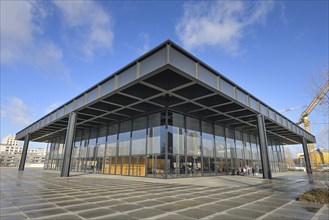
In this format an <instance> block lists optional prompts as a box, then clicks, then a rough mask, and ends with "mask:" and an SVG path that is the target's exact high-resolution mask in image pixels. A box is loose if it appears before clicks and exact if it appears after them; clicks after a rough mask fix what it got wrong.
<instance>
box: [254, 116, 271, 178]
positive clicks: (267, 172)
mask: <svg viewBox="0 0 329 220" xmlns="http://www.w3.org/2000/svg"><path fill="white" fill-rule="evenodd" d="M257 121H258V136H259V145H260V147H259V149H260V155H261V160H262V170H263V178H264V179H272V172H271V167H270V161H269V158H268V149H267V137H266V127H265V119H264V115H262V114H259V115H257Z"/></svg>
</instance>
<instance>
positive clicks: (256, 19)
mask: <svg viewBox="0 0 329 220" xmlns="http://www.w3.org/2000/svg"><path fill="white" fill-rule="evenodd" d="M272 7H273V2H271V1H259V2H253V3H251V2H242V1H202V2H188V3H185V4H184V15H183V17H182V18H181V19H180V21H179V22H178V24H177V25H176V34H177V35H178V38H179V39H180V40H181V41H182V42H183V44H184V46H185V47H186V48H187V49H195V48H202V47H203V46H219V47H221V48H223V49H225V50H226V52H228V53H231V54H236V53H238V50H239V49H240V47H239V41H240V39H241V38H242V37H243V36H244V35H245V31H246V28H247V27H248V26H251V25H254V24H257V23H262V24H264V23H265V20H266V16H267V14H268V13H269V11H270V10H271V9H272Z"/></svg>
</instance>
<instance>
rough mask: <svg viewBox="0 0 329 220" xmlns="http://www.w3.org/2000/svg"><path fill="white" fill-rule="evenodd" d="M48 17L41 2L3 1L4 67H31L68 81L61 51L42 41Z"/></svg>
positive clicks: (52, 44) (2, 43)
mask: <svg viewBox="0 0 329 220" xmlns="http://www.w3.org/2000/svg"><path fill="white" fill-rule="evenodd" d="M47 16H48V14H47V10H45V8H44V7H43V5H42V4H40V3H38V2H32V1H1V64H4V65H12V66H14V65H16V64H20V63H23V64H28V65H31V66H33V67H35V68H41V69H43V70H44V72H47V73H48V74H55V75H56V77H58V76H59V77H60V78H63V79H65V80H69V77H70V76H69V71H68V69H67V68H66V67H65V65H64V63H63V53H62V50H61V49H60V48H59V47H58V46H57V45H56V44H55V43H54V42H52V41H48V40H45V38H43V36H44V29H43V27H42V21H43V20H44V19H45V18H46V17H47ZM49 67H51V68H49Z"/></svg>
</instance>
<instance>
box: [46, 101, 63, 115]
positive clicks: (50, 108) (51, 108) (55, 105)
mask: <svg viewBox="0 0 329 220" xmlns="http://www.w3.org/2000/svg"><path fill="white" fill-rule="evenodd" d="M59 106H60V104H59V103H57V102H55V103H52V104H51V105H50V106H48V107H47V108H46V110H45V114H48V113H50V112H51V111H53V110H55V109H56V108H58V107H59Z"/></svg>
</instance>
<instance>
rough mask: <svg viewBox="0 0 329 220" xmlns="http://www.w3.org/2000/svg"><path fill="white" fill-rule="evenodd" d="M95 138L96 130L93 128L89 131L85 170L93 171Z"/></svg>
mask: <svg viewBox="0 0 329 220" xmlns="http://www.w3.org/2000/svg"><path fill="white" fill-rule="evenodd" d="M96 140H97V130H93V131H91V132H90V136H89V142H88V147H87V154H88V156H87V168H86V170H87V172H91V173H94V172H95V169H96V166H95V151H96Z"/></svg>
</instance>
